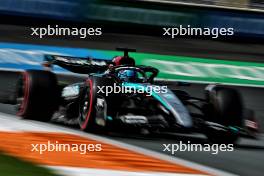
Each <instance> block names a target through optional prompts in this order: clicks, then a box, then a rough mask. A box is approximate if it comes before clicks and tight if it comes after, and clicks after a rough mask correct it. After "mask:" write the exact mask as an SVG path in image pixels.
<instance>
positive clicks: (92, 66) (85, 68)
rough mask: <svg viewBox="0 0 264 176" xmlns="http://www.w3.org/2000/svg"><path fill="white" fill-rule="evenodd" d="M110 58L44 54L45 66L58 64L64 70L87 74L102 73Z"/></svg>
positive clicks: (109, 62) (106, 67)
mask: <svg viewBox="0 0 264 176" xmlns="http://www.w3.org/2000/svg"><path fill="white" fill-rule="evenodd" d="M111 63H112V62H111V61H110V60H106V59H105V60H104V59H94V58H89V57H88V58H80V57H71V56H58V55H45V56H44V63H43V65H44V66H45V67H51V66H52V65H58V66H60V67H62V68H64V69H66V70H69V71H71V72H74V73H81V74H88V73H102V72H104V71H105V70H107V69H108V66H109V64H111Z"/></svg>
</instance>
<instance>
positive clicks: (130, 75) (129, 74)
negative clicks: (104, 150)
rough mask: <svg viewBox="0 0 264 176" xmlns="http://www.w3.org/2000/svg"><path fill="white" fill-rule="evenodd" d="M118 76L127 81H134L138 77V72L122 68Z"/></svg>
mask: <svg viewBox="0 0 264 176" xmlns="http://www.w3.org/2000/svg"><path fill="white" fill-rule="evenodd" d="M118 77H119V78H120V79H121V80H122V81H125V82H134V81H135V80H136V78H137V73H136V72H135V71H134V70H122V71H120V72H119V73H118Z"/></svg>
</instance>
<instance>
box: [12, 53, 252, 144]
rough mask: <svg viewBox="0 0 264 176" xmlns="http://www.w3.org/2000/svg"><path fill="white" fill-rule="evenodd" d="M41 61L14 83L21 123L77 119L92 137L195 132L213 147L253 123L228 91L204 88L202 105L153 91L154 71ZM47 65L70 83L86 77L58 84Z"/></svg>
mask: <svg viewBox="0 0 264 176" xmlns="http://www.w3.org/2000/svg"><path fill="white" fill-rule="evenodd" d="M123 51H124V52H125V54H124V56H122V58H123V59H124V58H125V59H127V61H129V59H130V60H131V58H130V57H129V56H128V52H129V51H133V50H127V49H123ZM45 58H46V59H45V62H44V65H45V68H46V69H47V70H25V71H24V72H23V76H21V78H20V79H19V81H18V83H17V91H16V105H17V109H18V112H17V114H18V115H19V116H22V117H23V118H26V119H34V120H41V121H49V120H50V119H51V118H52V117H54V116H61V117H63V118H66V119H78V123H79V126H80V128H81V129H82V130H85V131H91V132H103V131H106V130H113V129H119V130H122V129H123V130H128V129H131V130H133V129H144V130H147V131H148V132H192V131H197V130H198V131H199V132H201V133H204V134H205V135H206V136H207V137H208V138H209V140H210V141H212V142H214V143H234V142H235V141H236V140H237V139H238V137H239V136H240V133H241V132H242V131H244V129H245V125H244V124H245V123H244V122H245V119H247V120H250V119H252V118H249V117H245V115H244V114H245V113H244V112H245V108H244V106H243V101H242V98H241V96H240V94H239V92H237V91H236V90H235V89H232V88H229V87H224V86H219V85H208V86H207V88H206V89H205V98H204V99H201V98H195V97H192V96H190V95H189V94H188V93H187V92H185V91H183V90H178V89H176V90H170V89H169V88H167V86H165V85H154V84H153V83H154V78H155V77H156V76H157V74H158V70H157V69H156V68H153V67H151V66H142V65H139V66H136V65H134V64H133V62H126V63H122V64H116V63H113V62H111V61H109V60H102V59H91V58H74V57H67V56H52V55H49V56H46V57H45ZM118 62H119V63H120V62H121V60H120V58H119V60H118ZM127 63H129V64H127ZM52 65H58V66H61V67H63V68H65V69H67V70H69V71H71V72H74V73H78V75H77V74H76V75H75V76H73V77H79V74H85V77H84V76H80V77H81V79H79V81H76V80H75V81H74V80H71V83H69V82H63V81H60V80H59V78H58V76H57V75H56V74H55V73H53V72H52V71H51V68H52ZM58 80H59V81H58ZM251 123H254V124H255V123H256V122H255V121H253V120H251ZM251 127H252V125H251ZM252 128H253V131H254V130H256V128H254V127H252Z"/></svg>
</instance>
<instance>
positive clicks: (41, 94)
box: [16, 70, 59, 121]
mask: <svg viewBox="0 0 264 176" xmlns="http://www.w3.org/2000/svg"><path fill="white" fill-rule="evenodd" d="M16 97H17V98H16V99H17V115H18V116H21V117H22V118H25V119H32V120H39V121H49V120H50V119H51V117H52V115H53V113H54V112H55V110H56V109H57V108H58V104H59V89H58V85H57V78H56V75H55V74H53V73H51V72H49V71H43V70H27V71H25V72H24V73H23V74H22V76H21V78H20V79H19V81H18V84H17V96H16Z"/></svg>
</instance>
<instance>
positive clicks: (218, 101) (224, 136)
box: [205, 87, 243, 143]
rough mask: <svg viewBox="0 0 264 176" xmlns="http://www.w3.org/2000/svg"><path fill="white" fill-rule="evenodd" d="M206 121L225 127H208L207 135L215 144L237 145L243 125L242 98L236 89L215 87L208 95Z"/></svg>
mask: <svg viewBox="0 0 264 176" xmlns="http://www.w3.org/2000/svg"><path fill="white" fill-rule="evenodd" d="M207 100H208V101H209V104H208V105H207V106H206V110H205V113H206V119H207V120H209V121H212V122H215V123H216V124H220V125H222V126H223V128H222V129H221V127H219V128H212V127H210V126H209V127H208V128H206V130H205V133H206V135H207V137H208V139H209V140H210V141H212V142H213V143H235V142H236V141H237V139H238V137H239V131H238V130H239V127H241V126H242V123H243V118H242V117H243V103H242V98H241V96H240V94H239V92H237V91H236V90H234V89H231V88H224V87H214V89H213V90H211V91H210V92H209V93H208V94H207Z"/></svg>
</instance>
